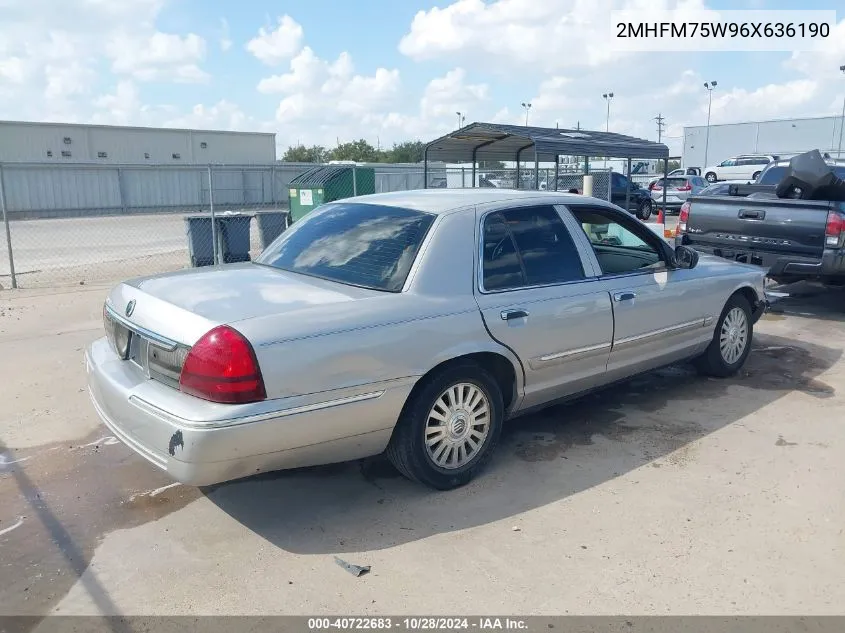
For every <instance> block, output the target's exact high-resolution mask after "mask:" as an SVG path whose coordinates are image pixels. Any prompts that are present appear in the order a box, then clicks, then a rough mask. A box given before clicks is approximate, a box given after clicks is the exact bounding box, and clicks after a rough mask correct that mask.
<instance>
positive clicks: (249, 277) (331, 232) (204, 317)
mask: <svg viewBox="0 0 845 633" xmlns="http://www.w3.org/2000/svg"><path fill="white" fill-rule="evenodd" d="M765 305H766V304H765V295H764V290H763V275H762V273H761V272H760V271H759V269H756V268H754V267H751V266H746V265H742V264H735V263H730V262H726V261H724V260H721V259H718V258H706V257H701V258H700V259H699V258H698V255H697V254H696V253H695V252H694V251H693V250H692V249H689V248H685V247H681V248H678V249H674V250H673V249H672V248H671V247H670V246H669V244H668V243H667V242H666V241H665V240H663V239H662V238H661V237H659V236H657V235H655V234H654V233H653V232H652V231H651V230H650V229H649V228H648V227H647V226H646V225H645V224H643V223H642V222H639V221H638V220H636V219H635V218H633V217H631V216H630V214H628V213H625V212H624V211H622V210H621V209H618V208H616V207H614V206H613V205H611V204H608V203H607V202H604V201H601V200H597V199H595V198H590V197H586V196H579V195H569V194H562V193H551V192H546V193H543V192H536V191H503V190H497V189H457V190H455V189H446V190H444V189H438V190H422V191H402V192H394V193H384V194H376V195H370V196H361V197H358V198H353V199H349V200H345V201H337V202H332V203H328V204H325V205H323V206H321V207H319V208H317V209H316V210H314V211H312V212H311V213H309V214H308V215H307V216H306V217H305V218H303V219H302V220H301V221H299V222H296V223H295V224H294V225H293V226H292V228H291V229H290V230H288V231H285V232H284V233H283V234H282V235H281V236H279V238H277V239H276V240H275V241H274V242H273V243H272V244H271V245H270V246H269V247H268V248H267V249H266V250H265V251H264V252H263V253H262V254H261V255H260V256H259V257H258V258H257V259H256V260H255V261H254V262H250V263H244V264H231V265H223V266H215V267H205V268H201V269H188V270H182V271H178V272H172V273H166V274H160V275H156V276H152V277H145V278H140V279H135V280H130V281H126V282H124V283H121V284H119V285H118V286H117V287H115V288H114V289H112V290H111V291H110V293H109V294H108V297H107V299H106V302H105V305H104V308H103V316H104V325H105V330H106V334H107V336H106V338H102V339H100V340H97V341H95V342H94V343H93V344H92V345H91V346H90V347H89V348H88V349H87V351H86V361H85V362H86V366H87V373H88V386H89V390H90V394H91V398H92V402H93V405H94V409H95V410H96V411H97V413H98V414H99V415H100V417H101V418H102V420H103V422H104V423H105V425H106V426H107V427H108V428H109V429H110V430H111V432H112V433H114V435H115V436H116V437H117V438H119V439H120V440H121V441H122V442H124V443H125V444H126V445H128V446H129V447H130V448H132V449H134V450H135V451H136V452H137V453H138V454H139V455H141V456H142V457H144V458H145V459H147V460H149V461H150V462H151V463H152V464H154V465H155V466H157V467H158V468H160V469H162V470H164V471H166V472H167V473H168V475H170V476H171V477H173V478H175V479H176V480H178V481H181V482H184V483H187V484H196V485H203V484H213V483H217V482H222V481H227V480H231V479H235V478H240V477H245V476H249V475H253V474H255V473H260V472H265V471H272V470H278V469H285V468H293V467H299V466H307V465H314V464H324V463H330V462H338V461H345V460H351V459H357V458H363V457H366V456H370V455H375V454H379V453H382V452H383V451H386V454H387V456H388V458H389V459H390V460H391V461H392V462H393V464H394V465H395V466H396V468H397V469H398V470H399V471H400V472H401V473H403V474H404V475H406V476H407V477H409V478H411V479H414V480H416V481H419V482H422V483H423V484H426V485H428V486H431V487H434V488H438V489H449V488H454V487H456V486H460V485H462V484H464V483H466V482H467V481H469V480H470V479H471V478H472V477H473V476H474V475H476V473H478V472H479V471H480V469H481V468H482V467H483V466H484V465H485V463H486V462H487V461H488V460H489V458H490V455H491V454H492V452H493V450H494V448H495V446H496V443H497V442H498V439H499V433H500V431H501V429H502V423H503V421H504V420H505V419H507V418H512V417H516V416H519V415H521V414H523V413H526V412H528V411H532V410H535V409H537V408H538V407H542V406H546V405H549V404H551V403H554V402H558V401H560V400H561V399H564V398H570V397H574V396H576V395H578V394H581V393H584V392H587V391H591V390H594V389H597V388H599V387H602V386H605V385H608V384H610V383H613V382H616V381H619V380H624V379H627V378H629V377H631V376H633V375H636V374H639V373H641V372H646V371H649V370H651V369H654V368H656V367H660V366H663V365H666V364H670V363H675V362H678V361H683V360H686V359H693V360H694V362H695V364H696V366H697V367H698V369H699V370H700V371H701V372H702V373H704V374H707V375H711V376H729V375H731V374H734V373H735V372H737V371H738V370H739V368H740V367H742V365H743V363H744V362H745V360H746V358H747V356H748V354H749V351H750V349H751V341H752V336H753V327H754V324H755V322H756V321H757V319H758V318H759V317H760V315H761V314H762V312H763V310H764V308H765Z"/></svg>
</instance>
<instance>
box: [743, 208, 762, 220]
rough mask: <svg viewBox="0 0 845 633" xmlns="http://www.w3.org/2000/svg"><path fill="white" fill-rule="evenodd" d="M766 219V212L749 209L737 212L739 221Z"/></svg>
mask: <svg viewBox="0 0 845 633" xmlns="http://www.w3.org/2000/svg"><path fill="white" fill-rule="evenodd" d="M765 218H766V211H765V210H757V209H755V210H753V211H752V210H751V209H740V210H739V219H740V220H764V219H765Z"/></svg>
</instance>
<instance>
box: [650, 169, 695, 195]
mask: <svg viewBox="0 0 845 633" xmlns="http://www.w3.org/2000/svg"><path fill="white" fill-rule="evenodd" d="M667 175H668V176H669V178H674V177H676V176H700V175H701V169H699V168H698V167H682V168H681V169H673V170H672V171H670V172H669V173H668V174H667ZM661 178H662V176H655V177H654V178H652V179H651V180H649V181H648V185H646V188H647V189H649V190H651V188H652V187H653V186H654V183H656V182H657V181H658V180H660V179H661Z"/></svg>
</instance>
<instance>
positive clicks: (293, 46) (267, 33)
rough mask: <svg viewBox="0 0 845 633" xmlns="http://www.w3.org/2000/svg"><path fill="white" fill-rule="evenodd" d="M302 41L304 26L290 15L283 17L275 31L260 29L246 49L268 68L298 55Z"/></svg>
mask: <svg viewBox="0 0 845 633" xmlns="http://www.w3.org/2000/svg"><path fill="white" fill-rule="evenodd" d="M302 40H303V30H302V26H300V25H299V23H297V22H296V20H294V19H293V18H292V17H290V16H289V15H283V16H281V17H280V18H279V21H278V26H277V27H276V28H275V29H274V30H268V29H266V28H264V27H261V28H260V29H258V35H257V36H256V37H254V38H252V39H251V40H250V41H249V42H247V45H246V49H247V50H248V51H249V52H250V53H252V54H253V55H255V57H256V58H258V59H259V60H261V61H262V62H264V63H265V64H267V65H268V66H275V65H278V64H280V63H282V62H284V61H287V60H288V59H290V58H291V57H293V56H294V55H296V54H297V53H298V52H299V50H300V49H301V48H302Z"/></svg>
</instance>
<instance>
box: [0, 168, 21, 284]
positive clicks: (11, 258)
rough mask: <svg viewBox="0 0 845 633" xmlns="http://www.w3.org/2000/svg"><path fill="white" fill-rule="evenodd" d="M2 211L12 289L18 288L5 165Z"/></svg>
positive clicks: (0, 190) (0, 186) (1, 185)
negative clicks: (8, 211)
mask: <svg viewBox="0 0 845 633" xmlns="http://www.w3.org/2000/svg"><path fill="white" fill-rule="evenodd" d="M0 209H2V211H3V225H4V226H5V227H6V248H8V249H9V275H10V276H11V278H12V288H17V287H18V278H17V277H16V276H15V256H14V255H13V254H12V232H11V231H10V230H9V216H8V215H7V213H6V183H5V182H4V180H3V165H0Z"/></svg>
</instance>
